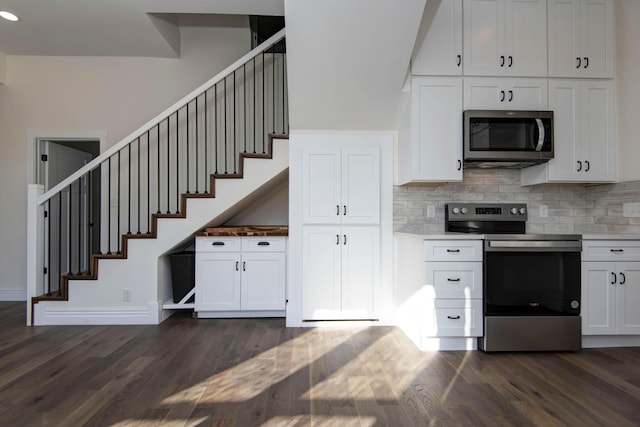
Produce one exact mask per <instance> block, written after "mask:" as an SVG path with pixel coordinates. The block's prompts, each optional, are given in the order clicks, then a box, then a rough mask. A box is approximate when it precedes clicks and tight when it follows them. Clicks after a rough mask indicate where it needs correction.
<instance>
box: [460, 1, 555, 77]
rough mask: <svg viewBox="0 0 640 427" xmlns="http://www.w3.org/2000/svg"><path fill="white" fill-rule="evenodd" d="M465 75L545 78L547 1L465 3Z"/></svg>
mask: <svg viewBox="0 0 640 427" xmlns="http://www.w3.org/2000/svg"><path fill="white" fill-rule="evenodd" d="M463 44H464V63H463V67H464V74H465V75H470V76H521V77H546V75H547V2H546V0H464V4H463Z"/></svg>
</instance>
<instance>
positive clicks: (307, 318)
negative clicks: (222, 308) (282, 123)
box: [287, 133, 393, 326]
mask: <svg viewBox="0 0 640 427" xmlns="http://www.w3.org/2000/svg"><path fill="white" fill-rule="evenodd" d="M290 141H291V157H292V160H291V167H290V172H289V173H290V177H289V183H290V184H289V185H290V192H289V193H290V201H289V206H290V209H289V238H290V251H289V256H290V260H291V262H290V263H289V265H290V266H291V268H290V270H289V278H290V282H289V283H290V287H289V293H288V295H289V303H288V307H287V324H288V325H289V326H296V325H297V326H300V325H313V324H315V322H318V321H342V320H357V321H360V320H364V321H376V322H384V319H385V317H386V316H387V312H389V311H390V309H388V308H387V307H392V305H393V304H392V298H393V291H392V283H391V268H392V264H391V262H392V249H391V246H392V243H391V242H392V204H393V202H392V193H393V187H392V185H393V175H392V174H393V172H392V171H393V170H392V164H393V163H392V162H393V136H392V135H388V134H364V135H362V134H347V135H343V134H340V135H337V134H295V133H292V135H291V140H290Z"/></svg>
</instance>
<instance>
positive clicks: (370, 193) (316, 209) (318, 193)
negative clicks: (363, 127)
mask: <svg viewBox="0 0 640 427" xmlns="http://www.w3.org/2000/svg"><path fill="white" fill-rule="evenodd" d="M303 162H304V166H303V167H304V170H305V171H306V172H305V174H304V175H303V182H302V184H303V194H302V198H303V222H304V223H305V224H352V223H358V224H377V223H379V222H380V149H379V148H378V147H344V148H336V147H322V146H319V147H313V148H306V149H305V150H304V152H303Z"/></svg>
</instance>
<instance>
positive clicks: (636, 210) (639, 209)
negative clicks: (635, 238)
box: [622, 203, 640, 218]
mask: <svg viewBox="0 0 640 427" xmlns="http://www.w3.org/2000/svg"><path fill="white" fill-rule="evenodd" d="M622 216H624V217H634V218H638V217H640V203H623V204H622Z"/></svg>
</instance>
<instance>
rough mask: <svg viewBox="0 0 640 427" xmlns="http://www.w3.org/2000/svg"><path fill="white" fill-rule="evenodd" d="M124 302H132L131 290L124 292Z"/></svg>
mask: <svg viewBox="0 0 640 427" xmlns="http://www.w3.org/2000/svg"><path fill="white" fill-rule="evenodd" d="M122 302H131V289H123V290H122Z"/></svg>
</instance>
